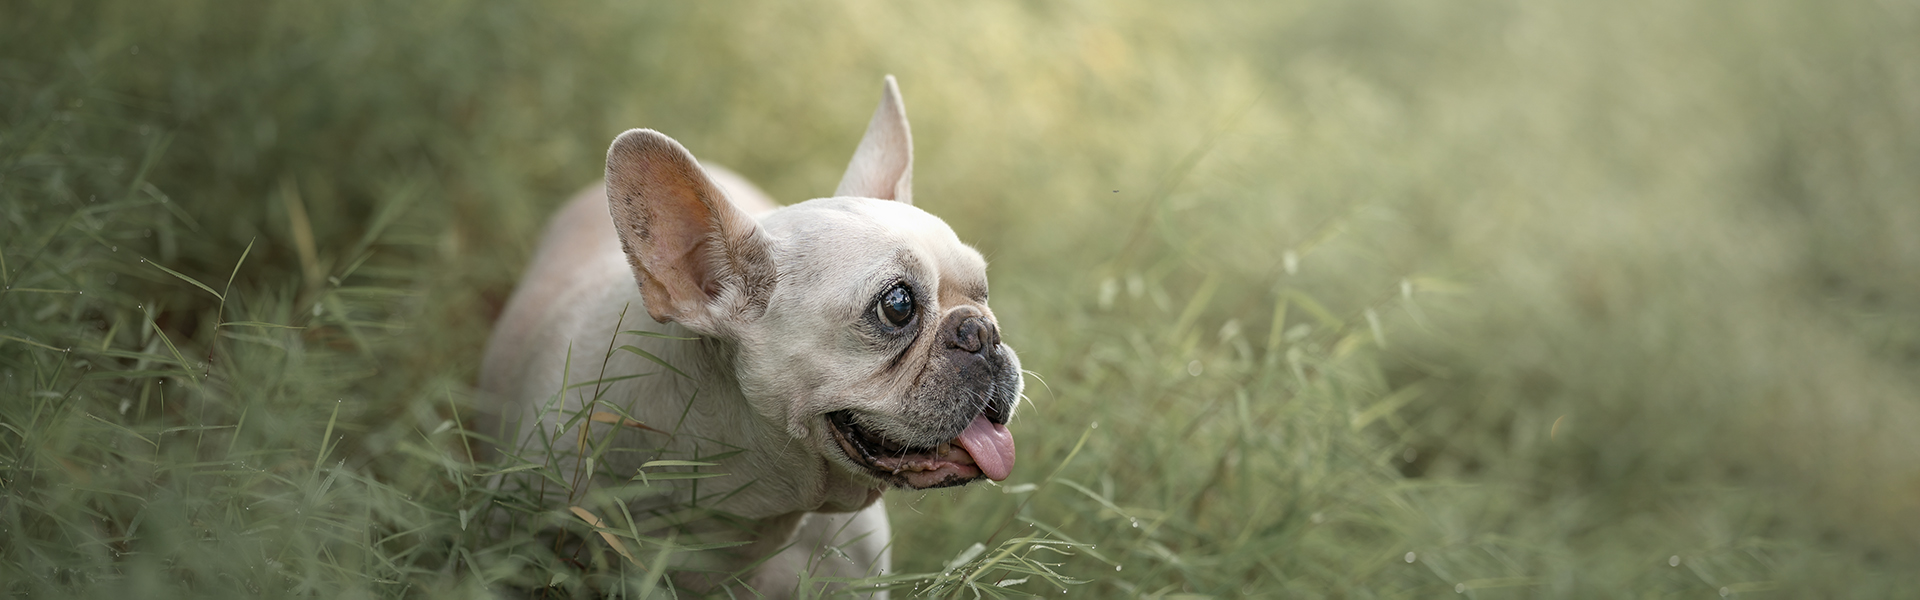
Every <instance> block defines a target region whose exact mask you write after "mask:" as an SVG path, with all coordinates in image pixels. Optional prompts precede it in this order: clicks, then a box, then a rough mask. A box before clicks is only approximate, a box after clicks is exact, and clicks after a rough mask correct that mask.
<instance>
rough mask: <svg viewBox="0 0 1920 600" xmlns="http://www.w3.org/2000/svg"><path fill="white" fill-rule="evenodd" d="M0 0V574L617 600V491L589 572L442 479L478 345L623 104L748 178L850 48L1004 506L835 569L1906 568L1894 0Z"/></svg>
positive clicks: (782, 177) (1909, 71)
mask: <svg viewBox="0 0 1920 600" xmlns="http://www.w3.org/2000/svg"><path fill="white" fill-rule="evenodd" d="M4 13H5V14H8V15H12V16H14V18H9V19H5V20H0V582H3V583H0V589H4V590H5V592H6V593H8V594H10V595H18V596H32V597H67V596H87V597H95V596H116V595H118V596H126V595H137V596H140V597H171V596H178V597H205V596H276V597H278V596H300V595H310V596H326V597H340V596H436V597H438V596H472V595H475V594H477V593H479V592H480V591H482V590H483V589H486V588H489V587H494V588H497V587H499V586H503V585H516V586H522V587H529V588H530V587H538V586H545V585H552V586H554V590H555V591H558V592H566V593H574V594H582V593H586V592H588V591H589V590H599V591H600V592H603V593H609V594H614V595H634V596H644V595H649V594H652V595H662V594H665V593H668V592H670V591H671V590H669V589H667V588H662V587H660V586H661V585H662V583H661V581H660V579H659V578H658V573H657V572H654V571H649V570H648V569H646V568H642V567H639V566H636V563H638V564H640V565H658V564H661V563H662V562H663V561H667V560H671V556H670V555H673V554H676V553H685V552H689V551H688V550H686V549H684V548H676V547H675V546H673V545H672V544H669V543H665V542H663V541H662V540H659V539H655V538H652V537H649V536H650V533H649V532H646V531H639V530H638V529H637V528H633V527H629V525H630V524H631V522H632V519H631V517H628V516H626V515H619V516H615V513H616V512H618V509H617V506H618V503H604V502H603V503H602V504H600V505H595V506H594V508H595V510H594V511H592V512H593V513H594V514H596V515H597V516H598V517H601V518H603V519H604V520H603V523H604V524H606V525H607V526H606V527H604V528H601V531H605V532H606V533H608V534H610V535H612V536H613V537H611V538H606V537H600V538H599V539H600V540H602V541H604V540H605V539H619V540H624V543H625V544H626V545H627V546H628V548H629V551H630V554H631V555H632V556H633V559H632V560H629V559H627V558H624V557H621V556H620V555H619V554H617V553H615V552H613V551H612V550H611V546H610V545H607V544H600V543H589V544H586V545H585V547H587V548H590V549H591V552H590V553H588V554H583V555H579V556H558V555H556V554H555V553H554V552H553V551H552V549H551V545H550V544H548V543H547V542H545V541H543V540H541V539H540V538H539V537H538V532H539V530H540V529H542V528H544V527H550V526H558V527H562V528H566V529H569V530H571V531H573V532H575V533H577V534H579V535H583V536H588V538H589V541H590V542H592V541H593V538H595V537H597V536H594V535H593V534H594V533H595V532H596V530H595V529H594V528H593V527H590V526H588V525H586V524H585V522H584V521H582V520H581V519H580V518H578V517H577V516H575V515H573V514H571V513H568V512H562V511H561V509H560V507H544V508H539V507H532V506H530V505H527V504H526V503H524V502H521V503H519V504H516V502H520V501H522V500H524V499H525V495H524V494H518V493H517V492H514V491H512V490H510V489H509V490H507V491H501V490H496V489H492V488H489V487H487V486H485V485H483V483H484V481H485V477H483V475H484V474H486V473H488V472H492V471H498V470H501V469H509V468H515V466H514V465H513V464H510V463H504V462H503V463H500V464H483V465H473V464H470V463H468V462H467V461H465V460H464V459H463V458H462V456H464V448H465V446H466V445H468V444H470V443H474V442H475V441H476V440H475V438H472V437H470V436H467V435H464V434H463V429H462V428H461V427H460V423H461V422H462V421H463V420H465V419H466V418H467V417H466V415H467V412H466V411H468V410H469V409H468V406H469V403H470V400H471V393H472V392H471V390H472V382H473V381H474V379H475V377H474V369H475V365H477V364H478V359H479V351H480V348H481V346H482V344H483V343H484V341H485V339H486V335H487V332H488V328H489V326H490V324H491V320H492V318H493V316H494V314H495V313H497V311H498V310H499V308H500V305H501V303H502V302H504V299H505V298H506V295H507V294H508V293H509V292H510V290H511V286H512V284H513V282H514V281H515V279H516V277H517V275H518V271H519V270H520V269H521V268H522V266H523V265H524V264H525V261H526V259H527V258H528V255H529V253H530V251H531V248H532V245H533V244H534V243H535V241H536V238H537V233H538V230H539V227H540V226H541V224H542V222H543V220H544V219H545V217H546V215H547V214H549V213H550V211H551V210H552V209H553V208H555V207H557V206H558V203H559V202H560V201H561V200H563V199H564V198H565V197H566V196H567V195H568V194H569V193H570V192H572V191H574V190H577V189H578V188H579V187H581V186H583V185H586V184H587V183H589V182H591V181H593V180H594V179H595V178H596V177H598V173H599V170H600V164H601V158H602V156H601V154H602V149H603V148H605V146H606V144H607V143H608V141H609V140H610V139H611V138H612V136H613V135H614V134H616V133H617V132H619V131H620V130H623V129H625V128H628V127H641V126H644V127H652V128H655V129H659V130H662V131H666V132H668V133H669V134H670V135H673V136H675V137H676V138H677V139H679V140H680V141H682V142H683V143H685V144H686V145H687V146H688V147H689V148H690V149H692V150H693V151H694V152H695V153H696V154H697V155H699V156H701V157H702V158H703V159H709V160H715V161H718V162H721V163H724V164H727V165H729V166H731V167H733V168H735V169H736V170H739V171H741V172H743V173H745V174H747V175H749V176H750V177H752V178H754V179H755V180H756V181H758V182H760V183H762V184H763V185H764V186H765V187H766V188H767V189H768V190H770V191H771V192H772V193H773V194H774V195H775V196H776V197H778V198H782V199H784V200H787V201H795V200H799V199H804V198H808V197H812V196H815V195H818V194H822V193H825V192H826V191H827V190H829V189H830V188H831V186H832V185H833V184H834V182H835V181H837V178H838V176H839V170H840V169H841V168H842V167H843V166H844V160H845V159H846V156H847V154H848V152H850V149H851V148H852V147H853V145H854V144H855V142H856V141H857V138H858V136H859V134H860V130H861V129H860V128H861V126H862V125H863V124H864V123H865V121H866V117H867V115H868V111H869V110H870V109H871V102H872V101H873V97H874V95H875V93H877V89H878V82H879V78H880V76H881V75H882V74H884V73H892V74H895V75H896V76H898V77H899V78H900V81H901V84H902V88H903V90H904V92H905V95H906V99H907V102H908V104H909V113H910V115H911V116H912V118H913V122H914V126H915V133H916V136H915V140H916V143H917V148H916V151H917V153H918V157H917V158H918V160H917V163H918V166H919V169H918V171H919V172H918V173H917V175H918V177H917V178H916V180H917V183H918V186H917V188H918V189H917V193H916V194H915V196H916V199H917V201H918V204H919V205H920V206H922V207H923V208H927V209H928V210H929V211H931V212H933V213H935V214H938V215H941V216H943V217H944V218H946V219H947V220H948V222H949V223H951V224H952V225H953V226H954V228H955V229H956V230H957V231H958V232H959V233H960V234H961V236H962V237H963V238H964V239H967V240H969V241H971V242H973V243H974V244H975V245H976V246H978V247H979V248H980V249H981V250H982V251H983V252H984V253H985V254H986V255H987V256H988V257H989V259H990V260H991V261H992V262H993V266H992V270H991V273H992V277H993V282H994V286H995V291H996V293H995V294H994V300H995V302H994V306H995V310H996V313H997V314H998V315H999V316H1000V318H1001V319H1002V322H1003V326H1004V329H1005V331H1006V335H1007V339H1008V341H1009V343H1010V344H1012V345H1013V346H1014V347H1015V348H1017V349H1018V350H1019V351H1020V353H1021V358H1022V359H1023V363H1024V364H1025V365H1026V366H1027V367H1028V368H1029V369H1031V370H1032V371H1033V372H1034V373H1035V376H1034V377H1033V378H1031V379H1029V382H1028V383H1029V392H1028V395H1029V396H1030V397H1031V400H1032V402H1031V403H1030V404H1028V405H1026V406H1023V407H1022V409H1021V412H1020V414H1019V417H1018V419H1017V420H1016V421H1015V423H1014V429H1015V430H1016V432H1017V433H1018V436H1019V440H1020V447H1021V456H1020V463H1019V464H1020V466H1019V468H1018V469H1017V470H1016V471H1015V475H1014V476H1013V478H1011V479H1010V480H1008V481H1007V482H1004V483H1003V484H1001V485H1000V486H979V485H977V486H972V487H970V488H966V489H962V490H947V491H939V492H929V493H919V494H911V493H894V494H891V495H889V497H888V499H887V502H888V503H889V504H890V506H889V508H890V510H891V512H892V515H893V521H894V529H895V532H896V539H895V542H894V544H895V557H896V563H897V566H898V567H899V570H900V571H901V572H902V573H905V574H907V575H903V576H900V577H897V578H894V579H889V580H885V581H882V580H875V581H869V582H867V583H868V584H874V585H897V586H900V587H899V589H901V590H902V592H900V593H902V594H906V593H920V594H926V595H933V596H941V597H973V596H974V594H976V593H981V594H986V595H997V594H1015V595H1022V594H1032V595H1059V594H1060V592H1061V591H1062V590H1065V591H1067V592H1068V595H1076V596H1092V597H1160V598H1166V597H1178V596H1184V597H1193V596H1213V597H1235V596H1309V597H1431V596H1435V595H1444V594H1448V593H1458V594H1461V595H1466V596H1473V597H1538V596H1548V597H1589V596H1593V597H1621V596H1634V597H1666V596H1688V597H1699V596H1702V595H1709V594H1717V595H1722V596H1734V595H1740V596H1748V595H1750V596H1756V597H1766V596H1778V597H1869V598H1871V597H1897V596H1900V595H1903V593H1904V592H1905V590H1909V589H1911V588H1912V587H1913V586H1914V584H1916V583H1920V582H1917V581H1916V580H1915V578H1916V576H1915V575H1914V570H1913V568H1912V567H1913V565H1915V564H1916V563H1920V546H1917V545H1916V544H1915V542H1914V540H1916V539H1920V467H1915V466H1914V464H1913V461H1912V460H1911V457H1913V456H1916V455H1920V447H1916V446H1917V445H1920V440H1916V438H1915V437H1914V436H1912V435H1911V434H1910V432H1911V431H1913V430H1914V428H1915V425H1916V423H1920V406H1917V405H1916V404H1915V399H1916V398H1920V377H1916V376H1915V374H1916V373H1920V310H1917V309H1916V308H1915V307H1920V236H1915V235H1914V234H1913V232H1914V231H1920V202H1915V201H1914V198H1915V197H1916V195H1917V194H1920V170H1915V169H1914V168H1913V165H1915V164H1920V63H1915V62H1914V61H1913V60H1911V58H1910V57H1912V56H1915V55H1920V47H1916V46H1917V45H1920V42H1916V41H1915V40H1920V11H1916V10H1914V9H1913V8H1912V7H1909V6H1905V5H1901V4H1887V3H1866V2H1854V3H1838V4H1833V3H1829V4H1819V5H1814V4H1810V3H1795V2H1787V1H1784V0H1765V1H1759V2H1738V3H1736V2H1706V3H1687V4H1673V3H1661V2H1643V1H1637V0H1636V1H1629V2H1624V3H1622V2H1568V3H1552V4H1542V3H1525V2H1515V1H1511V0H1470V1H1466V2H1456V3H1448V4H1433V3H1426V2H1412V1H1406V0H1364V1H1360V2H1313V1H1307V2H1288V3H1252V2H1246V3H1219V4H1214V5H1208V6H1204V7H1181V8H1179V9H1175V8H1174V7H1171V6H1168V5H1164V4H1160V3H1146V2H1118V3H1112V2H1109V3H1093V2H1072V1H1070V2H1060V3H1049V4H1018V3H984V4H982V3H974V4H966V5H961V4H954V5H939V6H934V5H915V6H908V5H897V4H887V3H877V2H865V1H845V2H830V3H819V4H813V5H807V6H798V5H794V6H789V5H765V6H749V5H745V4H733V3H720V4H713V3H702V4H690V3H671V4H669V3H662V4H658V5H654V4H642V3H615V2H600V1H594V0H586V1H582V2H576V3H567V4H562V5H538V6H535V5H512V4H500V3H476V2H466V1H459V0H426V1H423V2H413V3H404V4H402V3H382V2H372V1H366V0H346V1H342V2H332V3H324V4H302V3H256V4H244V5H232V4H227V3H214V2H199V1H184V2H170V3H166V5H165V6H156V5H152V3H141V2H121V1H114V0H101V1H97V2H84V3H68V2H41V1H35V0H22V1H18V2H12V3H9V5H8V8H7V9H6V10H5V11H4ZM537 470H538V469H529V471H537ZM503 506H505V507H519V508H520V509H521V510H520V512H508V513H503V510H510V509H500V508H498V507H503ZM608 507H612V508H613V509H614V510H612V511H609V510H608ZM500 514H517V515H520V518H518V519H515V520H511V521H510V523H511V524H510V525H509V526H506V527H490V526H489V525H493V524H496V523H497V521H496V519H499V518H500V517H499V516H498V515H500ZM1023 579H1024V581H1022V580H1023ZM1000 583H1005V584H1006V585H1005V586H1000V585H997V584H1000Z"/></svg>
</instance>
